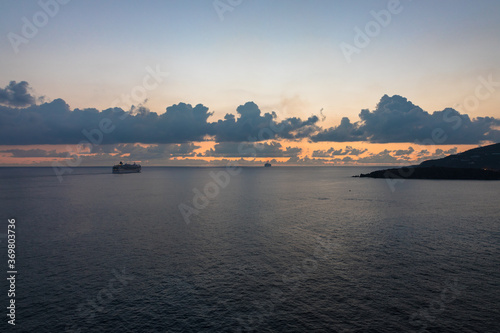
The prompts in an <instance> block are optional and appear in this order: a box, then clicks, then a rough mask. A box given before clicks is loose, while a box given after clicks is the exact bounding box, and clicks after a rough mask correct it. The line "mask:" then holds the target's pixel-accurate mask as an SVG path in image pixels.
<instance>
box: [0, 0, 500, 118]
mask: <svg viewBox="0 0 500 333" xmlns="http://www.w3.org/2000/svg"><path fill="white" fill-rule="evenodd" d="M54 1H55V0H42V1H2V2H1V3H0V38H1V39H0V44H1V48H0V58H1V59H2V62H1V65H0V87H5V86H6V85H7V84H9V82H10V81H12V80H14V81H17V82H20V81H27V82H28V83H29V85H30V87H32V89H33V94H34V95H36V96H45V101H51V100H54V99H57V98H62V99H63V100H64V101H65V102H66V103H68V104H69V106H70V107H71V108H80V109H84V108H91V107H93V108H97V109H99V110H104V109H106V108H108V107H111V106H113V105H112V104H113V101H116V99H117V98H120V96H121V95H123V94H129V93H130V92H131V89H133V88H134V87H136V86H137V85H141V84H142V82H143V78H144V76H145V75H146V74H147V71H146V70H145V68H146V67H148V66H149V67H151V68H155V67H157V66H159V67H160V68H161V69H162V71H164V72H168V73H169V75H168V77H165V79H164V80H163V81H162V82H161V84H160V85H159V86H158V87H157V88H155V89H154V90H151V91H148V92H147V96H146V98H147V99H148V102H147V103H146V106H147V107H148V108H149V109H150V110H151V111H153V112H156V113H159V114H161V113H163V112H165V109H166V107H168V106H171V105H173V104H177V103H179V102H184V103H189V104H192V105H193V106H194V105H196V104H198V103H202V104H203V105H205V106H207V107H209V108H210V110H211V111H212V112H214V114H213V116H212V117H213V120H217V119H222V118H223V117H224V115H225V114H226V113H233V114H234V113H235V110H236V108H237V107H238V106H239V105H243V104H245V103H246V102H248V101H253V102H255V103H256V104H258V106H259V107H260V109H261V110H262V112H271V111H276V112H277V113H278V116H280V117H282V118H286V117H293V116H294V117H300V118H302V119H305V118H307V117H309V116H310V115H312V114H318V113H319V110H321V109H323V114H324V115H325V116H326V120H325V122H324V126H323V127H325V128H326V127H330V126H337V125H338V124H339V123H340V120H341V119H342V118H343V117H349V118H350V119H351V120H352V121H353V122H354V121H358V120H359V119H358V114H359V113H360V111H361V110H362V109H367V108H369V109H373V108H374V107H375V106H376V105H377V103H378V102H379V101H380V99H381V97H382V96H384V95H385V94H388V95H389V96H392V95H401V96H404V97H406V98H408V99H409V100H411V101H412V102H413V103H415V104H416V105H418V106H420V107H421V108H422V109H424V110H426V111H429V112H433V111H438V110H443V109H444V108H446V107H454V108H456V109H457V110H458V111H460V112H461V113H466V114H468V115H469V116H470V117H478V116H490V117H496V118H500V110H499V108H498V106H499V105H500V94H499V93H498V92H494V93H492V94H491V95H490V96H488V98H487V99H482V100H481V102H480V104H479V105H477V106H474V107H466V106H465V107H464V105H463V103H464V101H465V100H466V99H467V98H468V97H469V96H471V95H474V94H475V89H476V88H477V86H478V85H479V84H480V81H478V78H479V77H483V78H488V76H492V77H493V80H498V81H500V71H499V61H498V59H499V55H500V40H499V38H498V31H500V2H498V1H480V2H475V1H463V0H462V1H430V0H429V1H426V0H424V1H410V0H401V1H400V2H399V5H398V4H397V3H396V5H391V4H393V3H394V2H393V1H392V0H391V1H322V0H319V1H303V0H287V1H285V0H275V1H272V0H266V1H255V0H253V1H250V0H242V1H239V2H240V4H238V5H236V6H231V5H230V4H229V3H230V2H229V1H228V0H220V2H219V4H220V3H225V4H227V5H228V6H230V7H231V9H232V10H229V11H225V12H224V13H223V14H222V17H223V19H222V20H221V16H220V15H219V14H218V12H217V9H216V7H215V6H214V3H216V2H214V1H212V0H193V1H186V0H182V1H181V0H179V1H93V0H91V1H80V0H72V1H69V2H68V3H67V4H59V5H58V6H59V8H58V10H57V13H56V14H55V15H54V16H53V17H50V18H49V19H48V22H47V23H46V24H44V25H43V26H42V27H40V28H39V29H38V32H37V33H36V34H35V36H34V37H32V38H27V40H28V42H27V43H25V44H20V45H18V50H19V52H17V53H16V52H15V51H14V48H13V47H12V43H11V41H9V37H8V36H9V33H14V34H17V35H19V36H22V28H23V25H24V24H25V23H24V22H23V17H25V18H26V19H28V20H29V21H30V22H33V16H34V15H36V14H37V13H38V12H40V11H41V10H42V8H41V6H40V3H50V4H53V3H54ZM232 3H233V4H234V3H238V1H233V2H232ZM390 6H395V7H394V8H397V9H398V13H397V14H391V16H390V22H389V23H388V24H387V25H386V26H381V25H380V24H379V30H378V31H376V33H375V34H374V36H372V37H369V39H370V42H369V44H368V45H367V46H366V47H362V48H359V53H355V54H352V55H351V57H350V60H351V61H350V62H349V61H347V59H346V57H345V56H344V54H343V52H342V49H341V47H340V46H341V45H342V43H347V44H350V45H355V37H356V30H355V29H356V27H357V28H359V29H361V30H362V31H365V27H366V25H367V24H369V23H370V22H375V19H374V17H373V14H372V12H373V11H374V12H377V13H380V11H386V10H388V7H390ZM51 8H53V7H51ZM11 36H12V35H11ZM495 82H496V81H495ZM135 104H137V103H135Z"/></svg>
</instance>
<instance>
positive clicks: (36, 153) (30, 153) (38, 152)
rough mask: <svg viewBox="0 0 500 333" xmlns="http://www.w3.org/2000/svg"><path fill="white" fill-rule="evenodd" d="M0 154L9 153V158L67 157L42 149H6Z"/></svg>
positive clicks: (63, 154) (65, 154)
mask: <svg viewBox="0 0 500 333" xmlns="http://www.w3.org/2000/svg"><path fill="white" fill-rule="evenodd" d="M0 153H10V154H11V156H10V157H20V158H23V157H67V153H58V152H56V151H55V150H44V149H38V148H37V149H7V150H1V151H0Z"/></svg>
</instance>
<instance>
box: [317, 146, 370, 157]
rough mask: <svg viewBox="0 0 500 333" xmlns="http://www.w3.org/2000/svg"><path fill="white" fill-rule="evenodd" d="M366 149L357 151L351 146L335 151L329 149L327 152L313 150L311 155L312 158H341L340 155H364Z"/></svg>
mask: <svg viewBox="0 0 500 333" xmlns="http://www.w3.org/2000/svg"><path fill="white" fill-rule="evenodd" d="M367 151H368V149H357V148H353V147H351V146H346V147H345V150H344V149H335V148H333V147H332V148H330V149H328V150H315V151H314V152H313V154H312V157H333V156H342V155H352V156H359V155H361V154H363V153H366V152H367Z"/></svg>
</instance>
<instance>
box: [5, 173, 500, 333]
mask: <svg viewBox="0 0 500 333" xmlns="http://www.w3.org/2000/svg"><path fill="white" fill-rule="evenodd" d="M376 169H380V167H340V166H338V167H279V166H277V167H275V166H273V167H271V168H264V167H237V166H224V167H217V168H216V167H214V168H197V167H143V169H142V172H141V173H137V174H112V173H111V167H89V168H86V167H78V168H72V169H71V170H65V172H64V174H62V175H61V174H60V173H61V172H58V171H57V170H54V169H53V168H51V167H48V168H30V167H22V168H21V167H19V168H17V167H16V168H10V167H2V168H0V217H1V219H2V223H1V226H0V258H3V259H2V260H1V262H2V264H1V265H0V266H1V267H3V268H2V270H3V271H4V272H3V274H4V276H6V277H7V278H10V277H11V275H14V277H15V283H14V293H15V296H12V295H11V296H9V294H10V293H9V290H11V289H12V284H11V282H12V279H11V280H7V279H6V278H5V277H4V278H3V279H2V280H3V282H2V284H0V288H1V290H0V294H1V295H2V296H1V297H0V302H1V304H0V308H1V309H3V310H2V311H3V312H4V313H2V314H1V317H2V318H3V319H2V322H1V323H0V331H1V332H37V333H41V332H381V333H382V332H383V333H385V332H453V333H456V332H486V333H495V332H500V205H499V203H500V201H499V194H500V182H499V181H457V180H453V181H452V180H385V179H369V178H353V177H352V176H354V175H359V174H360V173H366V172H370V171H374V170H376ZM58 174H59V176H58ZM9 224H14V225H15V230H14V229H13V228H12V227H8V225H9ZM9 228H10V229H11V230H12V231H15V238H13V237H11V236H10V235H11V234H12V232H9V231H8V230H9ZM11 239H15V241H12V240H11ZM10 244H13V245H14V247H13V246H12V245H10ZM9 246H10V249H11V250H14V251H11V252H10V254H15V259H14V260H15V263H14V266H13V267H10V268H9V267H8V260H9V258H8V254H9V252H8V250H9ZM11 263H12V262H11ZM13 269H15V272H16V273H14V274H9V273H7V271H13ZM12 300H14V302H15V303H14V304H15V310H14V313H15V314H14V318H15V321H14V323H15V326H14V325H12V321H11V320H12V315H11V316H9V314H12V310H10V309H7V307H9V306H10V304H11V302H12ZM8 321H11V323H9V322H8Z"/></svg>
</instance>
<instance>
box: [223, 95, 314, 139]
mask: <svg viewBox="0 0 500 333" xmlns="http://www.w3.org/2000/svg"><path fill="white" fill-rule="evenodd" d="M236 112H237V113H238V114H239V117H238V118H236V117H235V116H234V115H233V114H226V116H225V117H224V120H219V121H218V122H217V123H214V129H215V140H216V141H217V142H243V141H265V140H269V139H277V138H283V139H300V138H304V137H308V136H309V135H310V134H311V133H314V132H316V131H317V130H318V129H319V128H318V127H317V126H316V123H317V122H318V120H319V119H318V117H316V116H311V117H309V118H308V119H307V120H305V121H303V120H301V119H299V118H296V117H292V118H287V119H284V120H282V121H281V122H276V118H277V116H276V113H275V112H271V113H265V114H264V115H261V111H260V109H259V107H258V106H257V104H255V103H254V102H247V103H246V104H244V105H240V106H239V107H238V108H237V109H236Z"/></svg>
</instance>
